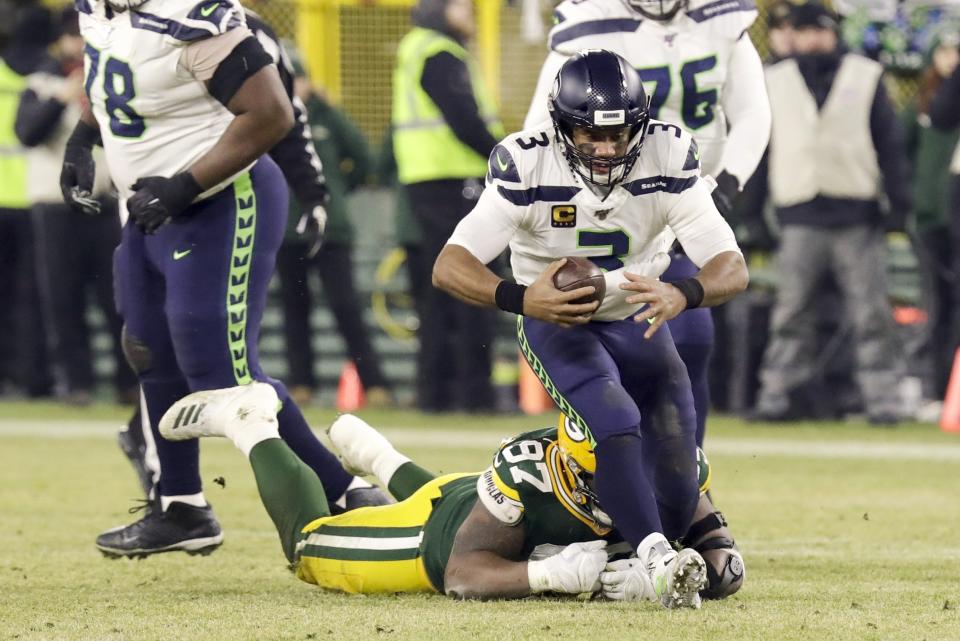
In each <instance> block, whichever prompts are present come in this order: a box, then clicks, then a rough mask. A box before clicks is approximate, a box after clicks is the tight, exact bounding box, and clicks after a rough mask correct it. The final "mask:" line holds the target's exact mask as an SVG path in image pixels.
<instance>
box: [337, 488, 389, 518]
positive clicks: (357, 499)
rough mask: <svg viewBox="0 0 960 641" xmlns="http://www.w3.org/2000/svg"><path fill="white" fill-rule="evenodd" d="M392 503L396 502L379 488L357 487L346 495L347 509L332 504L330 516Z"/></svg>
mask: <svg viewBox="0 0 960 641" xmlns="http://www.w3.org/2000/svg"><path fill="white" fill-rule="evenodd" d="M391 503H395V501H394V500H393V499H391V498H390V497H389V496H387V494H386V493H385V492H384V491H383V490H381V489H380V488H379V487H376V486H371V487H355V488H353V489H352V490H347V492H346V494H345V495H344V504H345V505H346V507H340V506H339V505H337V504H336V503H331V504H330V514H331V515H333V516H336V515H338V514H343V513H344V512H349V511H350V510H355V509H357V508H359V507H376V506H378V505H389V504H391Z"/></svg>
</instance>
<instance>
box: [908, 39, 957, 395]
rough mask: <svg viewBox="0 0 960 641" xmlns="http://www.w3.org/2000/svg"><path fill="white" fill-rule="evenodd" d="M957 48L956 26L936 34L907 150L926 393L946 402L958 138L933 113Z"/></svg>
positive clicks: (912, 115) (952, 306)
mask: <svg viewBox="0 0 960 641" xmlns="http://www.w3.org/2000/svg"><path fill="white" fill-rule="evenodd" d="M958 45H960V30H958V29H957V27H956V26H955V25H951V26H945V27H943V28H941V29H939V30H938V31H937V32H936V35H935V36H934V37H933V38H932V39H931V41H930V45H929V49H928V51H927V55H926V58H927V67H926V69H925V70H924V72H923V76H922V78H921V81H920V89H919V91H918V93H917V97H916V100H915V102H914V103H913V104H911V105H910V106H908V107H907V109H906V110H905V111H904V114H903V120H904V123H905V125H906V131H907V147H908V149H909V150H910V153H911V156H912V158H913V169H914V171H913V175H914V185H913V198H914V216H915V219H914V222H915V231H916V238H915V240H916V244H917V248H916V249H917V254H918V257H919V259H920V267H921V270H922V276H923V302H924V307H925V308H926V311H927V319H928V320H927V336H926V341H925V346H924V350H923V351H924V354H925V356H926V358H927V359H928V360H929V362H930V376H929V379H928V380H927V381H925V383H926V384H925V389H924V392H925V394H926V396H927V397H928V398H934V399H942V398H943V396H944V394H945V393H946V389H947V382H948V381H949V378H950V369H951V366H952V364H953V352H954V348H955V347H956V342H955V341H956V338H957V337H956V336H954V332H953V328H952V323H951V315H952V314H953V313H954V312H955V310H956V309H957V294H956V292H955V291H954V287H955V281H956V278H955V277H954V273H953V265H952V260H953V256H954V255H955V254H957V251H956V250H955V247H956V246H955V245H952V243H951V240H950V171H949V166H950V157H951V155H952V154H953V151H954V149H955V148H956V146H957V139H958V132H957V131H956V130H952V131H946V132H945V131H941V130H939V129H937V128H935V127H933V126H932V123H931V121H930V114H929V111H930V106H931V104H930V103H931V101H932V99H933V96H934V94H935V93H936V92H937V89H939V87H940V86H941V85H942V84H943V81H944V79H946V78H948V77H950V75H951V74H952V73H953V71H954V70H955V69H956V68H957V63H958V62H960V51H958V49H957V46H958Z"/></svg>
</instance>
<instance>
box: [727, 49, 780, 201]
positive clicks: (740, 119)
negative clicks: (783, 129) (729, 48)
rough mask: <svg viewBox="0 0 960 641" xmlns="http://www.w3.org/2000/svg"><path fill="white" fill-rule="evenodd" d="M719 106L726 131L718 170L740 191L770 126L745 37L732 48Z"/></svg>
mask: <svg viewBox="0 0 960 641" xmlns="http://www.w3.org/2000/svg"><path fill="white" fill-rule="evenodd" d="M721 102H722V105H723V111H724V113H725V114H726V115H727V121H728V122H729V124H730V131H729V132H728V133H727V143H726V146H725V148H724V151H723V158H722V160H721V165H720V166H721V167H722V168H723V169H726V170H727V172H728V173H730V174H732V175H734V176H736V178H737V180H739V181H740V187H741V188H742V187H743V186H744V185H745V184H746V182H747V180H748V179H749V178H750V176H752V175H753V172H754V171H756V169H757V165H759V164H760V159H761V158H762V157H763V152H764V150H766V148H767V143H768V142H769V141H770V122H771V117H770V101H769V99H768V98H767V86H766V83H765V82H764V76H763V63H762V62H761V61H760V55H759V54H758V53H757V50H756V49H755V48H754V46H753V43H752V42H751V41H750V38H749V36H747V35H744V36H742V37H741V38H740V40H738V41H737V44H736V45H735V46H734V48H733V53H732V54H731V56H730V64H729V66H728V69H727V81H726V85H725V86H724V88H723V97H722V98H721Z"/></svg>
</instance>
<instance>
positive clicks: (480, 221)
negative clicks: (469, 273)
mask: <svg viewBox="0 0 960 641" xmlns="http://www.w3.org/2000/svg"><path fill="white" fill-rule="evenodd" d="M497 189H498V186H497V184H496V183H490V184H489V185H487V187H486V189H484V190H483V193H482V194H481V195H480V200H479V201H478V202H477V205H476V206H475V207H474V208H473V211H471V212H470V213H469V214H467V215H466V216H465V217H464V218H463V220H461V221H460V223H459V224H458V225H457V228H456V229H454V230H453V235H451V236H450V239H449V240H448V241H447V244H448V245H460V246H461V247H464V248H465V249H466V250H467V251H468V252H470V253H471V254H473V255H474V256H475V257H476V258H477V259H478V260H479V261H480V262H481V263H483V264H484V265H486V264H487V263H489V262H490V261H491V260H493V259H494V258H496V257H497V256H499V255H500V254H501V253H502V252H503V250H504V249H506V248H507V246H508V245H509V244H510V239H511V238H513V235H514V233H516V231H517V229H519V227H520V221H521V219H522V216H523V212H524V211H526V207H518V206H516V205H513V204H511V203H509V202H507V200H506V199H505V198H503V197H502V196H501V195H500V194H498V193H497Z"/></svg>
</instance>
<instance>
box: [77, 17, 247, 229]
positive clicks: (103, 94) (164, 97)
mask: <svg viewBox="0 0 960 641" xmlns="http://www.w3.org/2000/svg"><path fill="white" fill-rule="evenodd" d="M76 6H77V9H78V11H79V12H80V31H81V34H82V35H83V39H84V40H85V41H86V55H85V65H84V66H85V72H86V88H87V94H88V96H89V97H90V104H91V107H92V109H93V114H94V116H95V117H96V119H97V123H98V124H99V126H100V133H101V136H102V137H103V148H104V151H105V153H106V159H107V165H108V168H109V170H110V174H111V177H112V178H113V182H114V184H115V185H116V186H117V190H118V192H119V194H120V202H121V207H122V208H123V209H124V210H125V209H126V207H125V205H126V200H127V198H128V197H129V196H130V195H131V193H132V192H131V190H130V186H131V185H132V184H133V183H134V182H136V180H137V179H138V178H143V177H146V176H165V177H170V176H173V175H174V174H176V173H179V172H181V171H183V170H185V169H187V168H188V167H190V166H191V165H193V164H194V163H195V162H196V161H197V160H198V159H199V158H200V157H201V156H203V155H204V154H206V153H207V152H208V151H210V149H211V148H212V147H213V146H214V145H215V144H216V142H217V141H218V140H219V139H220V136H221V135H222V134H223V132H224V131H225V130H226V128H227V126H228V125H229V124H230V122H231V121H232V120H233V118H234V116H233V114H231V113H230V111H228V110H227V109H226V107H224V106H223V105H222V104H220V103H219V102H218V101H217V100H216V99H215V98H214V97H213V96H211V95H210V93H209V92H208V91H207V89H206V87H205V86H204V84H203V83H202V82H201V81H199V80H197V79H196V78H194V77H193V76H192V75H191V74H190V72H189V71H188V70H186V69H184V68H183V66H182V65H181V55H182V53H183V51H184V48H185V47H186V46H188V45H189V44H190V43H192V42H196V41H198V40H202V39H205V38H210V37H213V36H217V35H220V34H223V33H226V32H227V31H229V30H231V29H236V28H245V27H246V22H245V19H244V14H243V9H242V8H241V7H240V5H239V3H237V2H235V1H234V0H149V1H148V2H146V3H144V4H143V5H141V6H139V7H137V8H136V9H128V10H126V11H123V12H117V11H115V10H113V9H112V8H110V7H109V5H107V3H106V2H104V1H103V0H77V2H76ZM228 183H229V181H225V182H224V183H223V184H221V185H218V186H217V187H214V188H213V189H211V190H208V192H206V193H207V195H209V194H210V193H214V192H215V191H217V190H218V189H220V188H222V186H223V185H226V184H228Z"/></svg>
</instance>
